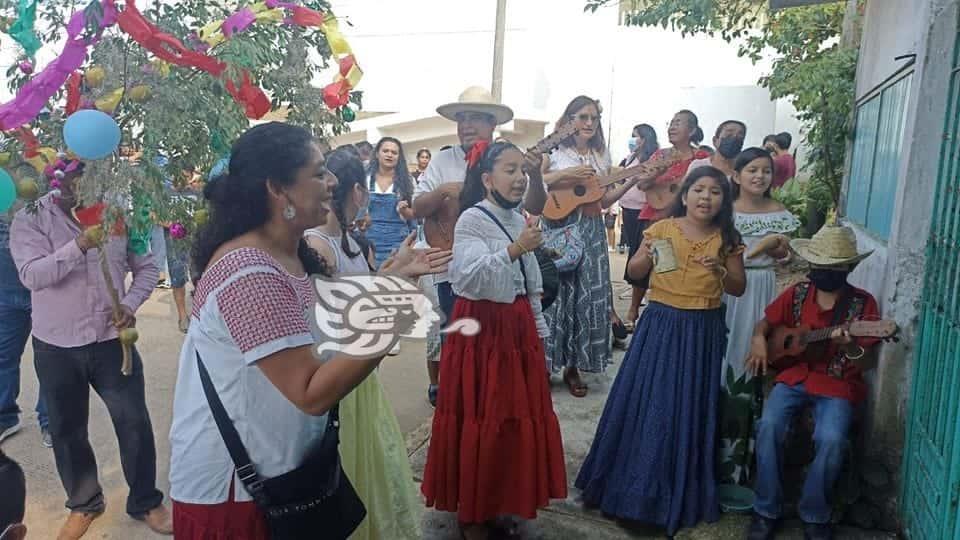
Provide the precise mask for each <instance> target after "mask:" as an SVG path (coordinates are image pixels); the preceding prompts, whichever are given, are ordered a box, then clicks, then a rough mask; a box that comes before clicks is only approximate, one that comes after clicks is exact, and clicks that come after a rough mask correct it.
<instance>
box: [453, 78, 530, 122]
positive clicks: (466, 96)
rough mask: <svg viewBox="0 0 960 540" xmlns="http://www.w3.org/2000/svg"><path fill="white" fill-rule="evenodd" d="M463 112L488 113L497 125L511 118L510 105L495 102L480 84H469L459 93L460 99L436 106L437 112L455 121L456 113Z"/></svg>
mask: <svg viewBox="0 0 960 540" xmlns="http://www.w3.org/2000/svg"><path fill="white" fill-rule="evenodd" d="M465 112H478V113H484V114H489V115H490V116H493V117H494V118H496V121H497V125H500V124H506V123H507V122H509V121H510V120H513V111H512V110H510V107H507V106H506V105H501V104H499V103H497V102H496V100H494V99H493V95H491V94H490V91H489V90H487V89H486V88H483V87H480V86H471V87H470V88H467V89H466V90H464V91H463V93H461V94H460V99H458V100H457V101H456V102H454V103H447V104H446V105H441V106H439V107H437V114H439V115H440V116H442V117H444V118H446V119H447V120H453V121H454V122H456V121H457V115H458V114H460V113H465Z"/></svg>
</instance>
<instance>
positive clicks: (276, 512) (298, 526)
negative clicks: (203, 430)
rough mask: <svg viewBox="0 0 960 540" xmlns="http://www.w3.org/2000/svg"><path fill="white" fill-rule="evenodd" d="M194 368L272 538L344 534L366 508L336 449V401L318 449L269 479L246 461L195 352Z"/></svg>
mask: <svg viewBox="0 0 960 540" xmlns="http://www.w3.org/2000/svg"><path fill="white" fill-rule="evenodd" d="M197 367H198V368H199V370H200V382H201V384H203V393H204V394H205V395H206V396H207V403H208V404H209V405H210V410H211V411H212V412H213V419H214V421H216V423H217V429H218V430H219V431H220V436H221V437H222V438H223V442H224V443H225V444H226V445H227V451H229V452H230V459H232V460H233V464H234V465H235V466H236V468H237V476H238V477H239V478H240V481H241V482H243V486H244V487H245V488H246V489H247V492H249V493H250V495H251V496H252V497H253V500H254V502H255V503H256V505H257V507H258V508H259V509H260V510H261V511H262V512H263V513H264V514H265V515H266V517H267V526H268V527H269V529H270V538H271V539H272V540H313V539H315V538H319V537H323V538H327V539H331V540H345V539H346V538H348V537H349V536H350V534H351V533H353V531H354V530H356V528H357V527H358V526H360V523H361V522H362V521H363V519H364V518H365V517H366V515H367V510H366V508H364V506H363V501H361V500H360V497H358V496H357V492H356V491H355V490H354V489H353V486H352V485H351V484H350V480H349V479H348V478H347V475H345V474H344V473H343V468H342V467H341V466H340V454H339V452H338V451H337V447H338V446H339V444H340V433H339V427H340V420H339V416H338V412H339V411H338V410H339V405H337V406H334V407H333V409H331V410H330V412H329V414H328V418H327V429H326V432H325V433H324V434H323V441H322V442H321V443H320V447H319V448H317V449H316V450H315V451H313V452H312V453H311V454H310V455H309V456H307V458H306V459H305V460H304V462H303V463H302V464H301V465H300V466H299V467H297V468H296V469H294V470H292V471H290V472H287V473H284V474H281V475H280V476H275V477H273V478H263V477H261V476H260V475H259V474H258V473H257V470H256V467H255V466H254V465H253V463H251V462H250V456H249V455H248V454H247V449H246V448H245V447H244V446H243V442H241V441H240V435H239V434H238V433H237V429H236V428H235V427H233V423H232V422H231V421H230V417H229V416H228V415H227V411H226V409H224V408H223V403H222V402H221V401H220V397H219V396H218V395H217V391H216V389H215V388H214V387H213V382H212V381H211V380H210V374H209V373H207V369H206V367H204V365H203V361H202V360H201V359H200V353H199V352H198V353H197ZM278 442H279V443H280V444H282V443H283V441H278Z"/></svg>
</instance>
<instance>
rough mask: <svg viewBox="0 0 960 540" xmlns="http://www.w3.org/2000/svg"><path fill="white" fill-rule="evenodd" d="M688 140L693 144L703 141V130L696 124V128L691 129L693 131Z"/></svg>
mask: <svg viewBox="0 0 960 540" xmlns="http://www.w3.org/2000/svg"><path fill="white" fill-rule="evenodd" d="M690 142H692V143H693V144H700V143H701V142H703V130H702V129H700V127H699V126H698V127H697V129H695V130H693V133H691V134H690Z"/></svg>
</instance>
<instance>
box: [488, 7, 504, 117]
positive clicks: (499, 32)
mask: <svg viewBox="0 0 960 540" xmlns="http://www.w3.org/2000/svg"><path fill="white" fill-rule="evenodd" d="M506 23H507V0H497V28H496V30H495V31H494V34H493V80H492V84H491V86H492V88H491V89H490V93H491V94H493V99H494V100H496V101H497V103H500V102H501V100H502V99H503V35H504V31H505V29H506V28H505V27H506Z"/></svg>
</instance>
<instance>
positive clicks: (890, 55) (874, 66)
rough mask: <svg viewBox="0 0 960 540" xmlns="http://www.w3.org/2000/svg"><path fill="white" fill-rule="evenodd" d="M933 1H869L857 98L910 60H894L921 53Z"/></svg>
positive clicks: (862, 42) (858, 70)
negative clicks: (920, 48)
mask: <svg viewBox="0 0 960 540" xmlns="http://www.w3.org/2000/svg"><path fill="white" fill-rule="evenodd" d="M929 5H930V1H929V0H896V1H894V0H874V1H870V2H867V4H866V13H865V14H864V19H863V24H864V29H865V31H864V33H863V38H862V40H861V43H860V50H861V51H862V54H861V57H860V60H859V63H858V65H857V99H858V100H859V99H860V98H863V97H865V95H866V94H867V93H869V92H870V91H871V90H873V89H875V88H876V87H877V86H878V85H879V84H881V83H882V82H883V81H884V80H886V79H887V77H889V76H890V75H891V74H893V73H894V72H896V71H897V70H898V69H900V68H901V67H902V66H904V65H905V64H906V63H907V62H908V60H906V59H904V60H894V58H895V57H897V56H901V55H905V54H918V53H920V52H921V51H920V50H918V48H919V47H920V46H921V43H920V42H921V41H922V39H923V36H924V35H925V33H926V30H927V28H926V25H925V22H926V20H927V19H926V17H924V15H926V13H927V12H928V10H929Z"/></svg>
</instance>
